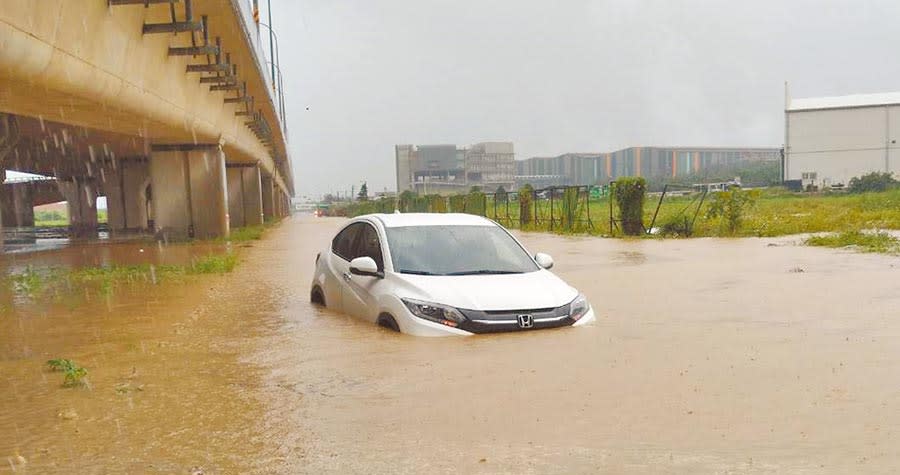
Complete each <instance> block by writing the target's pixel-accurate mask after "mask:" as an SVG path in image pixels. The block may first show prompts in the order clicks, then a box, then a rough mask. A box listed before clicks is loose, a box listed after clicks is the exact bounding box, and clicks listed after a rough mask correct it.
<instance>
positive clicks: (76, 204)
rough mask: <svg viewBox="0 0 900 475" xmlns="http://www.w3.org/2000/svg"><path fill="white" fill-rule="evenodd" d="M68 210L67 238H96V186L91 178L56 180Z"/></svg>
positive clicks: (58, 178)
mask: <svg viewBox="0 0 900 475" xmlns="http://www.w3.org/2000/svg"><path fill="white" fill-rule="evenodd" d="M56 186H57V187H58V188H59V192H60V193H61V194H62V195H63V197H64V198H65V199H66V205H67V208H68V210H69V236H70V237H72V238H73V239H95V238H96V237H97V184H96V183H95V182H94V178H92V177H68V178H60V177H57V179H56Z"/></svg>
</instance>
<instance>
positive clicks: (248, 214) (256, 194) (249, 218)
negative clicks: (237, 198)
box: [241, 166, 264, 226]
mask: <svg viewBox="0 0 900 475" xmlns="http://www.w3.org/2000/svg"><path fill="white" fill-rule="evenodd" d="M241 174H242V175H243V182H244V183H243V184H244V189H243V190H242V191H243V195H244V220H245V222H246V225H247V226H258V225H260V224H262V223H263V221H264V216H263V199H262V179H261V178H262V177H261V176H260V175H261V173H260V172H259V166H252V167H246V168H243V169H242V171H241Z"/></svg>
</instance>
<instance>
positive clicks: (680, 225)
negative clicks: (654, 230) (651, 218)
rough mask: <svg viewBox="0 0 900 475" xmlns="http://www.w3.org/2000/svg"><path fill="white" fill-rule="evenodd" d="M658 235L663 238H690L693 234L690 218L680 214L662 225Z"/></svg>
mask: <svg viewBox="0 0 900 475" xmlns="http://www.w3.org/2000/svg"><path fill="white" fill-rule="evenodd" d="M659 233H660V234H661V235H663V236H675V237H690V236H691V235H692V234H694V225H693V223H691V220H690V218H688V217H687V216H685V215H683V214H681V215H678V216H675V217H673V218H671V219H669V220H668V221H666V222H664V223H662V225H661V226H660V228H659Z"/></svg>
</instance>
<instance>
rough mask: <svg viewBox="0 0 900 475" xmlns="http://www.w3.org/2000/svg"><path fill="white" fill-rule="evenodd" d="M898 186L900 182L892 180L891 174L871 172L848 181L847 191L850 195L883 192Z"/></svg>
mask: <svg viewBox="0 0 900 475" xmlns="http://www.w3.org/2000/svg"><path fill="white" fill-rule="evenodd" d="M897 185H900V181H897V180H896V179H894V176H893V173H888V172H872V173H867V174H865V175H863V176H859V177H854V178H851V179H850V183H849V186H848V188H847V189H848V190H849V191H850V193H866V192H871V191H885V190H888V189H891V188H894V187H896V186H897Z"/></svg>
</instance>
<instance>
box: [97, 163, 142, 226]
mask: <svg viewBox="0 0 900 475" xmlns="http://www.w3.org/2000/svg"><path fill="white" fill-rule="evenodd" d="M104 177H105V181H104V183H103V192H104V194H105V195H106V208H107V213H108V214H107V219H108V223H109V229H110V231H111V232H113V233H121V232H125V231H133V232H139V231H144V230H146V229H148V228H149V226H148V224H147V219H148V217H147V202H148V196H147V191H148V187H149V186H150V167H149V164H148V163H147V159H146V158H145V157H136V158H124V159H121V160H119V161H118V162H116V163H115V167H112V168H107V169H106V170H105V174H104Z"/></svg>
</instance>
